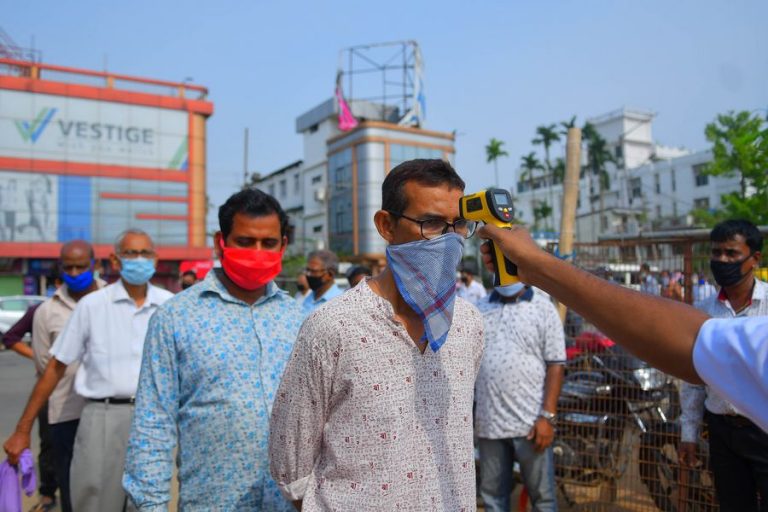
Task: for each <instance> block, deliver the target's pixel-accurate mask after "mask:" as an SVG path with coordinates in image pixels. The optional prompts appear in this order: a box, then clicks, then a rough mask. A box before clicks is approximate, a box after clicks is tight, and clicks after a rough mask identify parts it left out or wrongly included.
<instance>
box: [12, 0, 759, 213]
mask: <svg viewBox="0 0 768 512" xmlns="http://www.w3.org/2000/svg"><path fill="white" fill-rule="evenodd" d="M0 12H2V13H3V16H2V20H0V23H1V24H2V27H3V28H4V29H5V31H6V32H7V33H9V34H10V35H11V37H13V38H14V39H15V40H16V41H17V43H19V44H20V45H22V46H30V44H31V41H32V40H33V38H34V45H35V47H36V48H39V49H41V50H42V51H43V58H44V61H46V62H50V63H55V64H60V65H67V66H74V67H83V68H93V69H103V67H104V63H105V61H106V63H107V67H108V69H109V70H112V71H115V72H118V73H125V74H133V75H140V76H146V77H152V78H158V79H167V80H178V81H181V80H183V79H185V78H186V77H192V78H194V82H195V83H198V84H200V85H204V86H207V87H208V88H209V89H210V99H211V100H212V101H213V102H214V104H215V114H214V116H213V117H212V118H211V119H210V121H209V123H208V136H209V137H208V172H209V195H210V196H211V199H212V201H213V202H214V204H217V205H218V204H220V203H221V201H223V200H224V199H225V198H226V197H227V196H228V195H229V194H230V193H231V192H233V191H234V190H235V189H236V187H237V185H238V183H239V182H241V180H242V144H243V129H244V128H245V127H246V126H247V127H249V128H250V133H251V149H250V163H251V168H252V169H253V170H257V171H261V172H269V171H271V170H274V169H276V168H278V167H281V166H283V165H285V164H287V163H289V162H292V161H294V160H296V159H298V158H300V157H301V138H300V137H299V136H298V135H297V134H296V133H295V131H294V120H295V118H296V116H297V115H299V114H301V113H302V112H304V111H306V110H308V109H309V108H311V107H313V106H315V105H316V104H318V103H319V102H321V101H323V100H325V99H327V98H328V97H330V96H331V95H332V93H333V86H334V79H335V72H336V66H337V60H338V52H339V50H340V49H341V48H345V47H348V46H352V45H356V44H364V43H372V42H380V41H392V40H400V39H415V40H417V41H418V42H419V44H420V45H421V48H422V52H423V56H424V61H425V64H426V78H425V79H426V85H425V88H426V89H425V92H426V97H427V108H428V115H429V117H428V119H427V123H426V127H427V128H430V129H435V130H444V131H452V130H456V131H457V133H458V134H459V135H458V138H457V141H456V146H457V154H456V166H457V169H458V170H459V172H460V174H462V176H463V177H464V178H465V180H466V181H467V184H468V188H469V189H478V188H481V187H484V186H487V185H489V184H491V183H492V181H493V170H492V167H491V166H490V165H489V164H487V163H486V162H485V152H484V146H485V144H486V143H487V142H488V140H489V139H490V138H491V137H496V138H499V139H501V140H503V141H504V142H505V149H506V150H507V151H508V152H509V153H510V158H507V159H503V160H502V161H501V162H500V166H499V172H500V175H501V176H502V179H501V180H500V181H501V183H502V185H506V186H510V185H511V184H512V176H513V171H514V169H515V168H516V167H517V163H518V162H519V160H520V156H521V155H523V154H525V153H527V152H528V151H530V150H531V149H532V146H531V143H530V140H531V138H533V134H534V130H535V128H536V126H537V125H540V124H544V123H550V122H559V121H561V120H566V119H568V118H570V117H571V116H572V115H577V116H578V119H579V122H583V120H584V119H585V118H586V117H591V116H596V115H599V114H602V113H605V112H608V111H610V110H613V109H616V108H620V107H622V106H627V107H635V108H641V109H647V110H651V111H653V112H656V113H657V114H658V116H657V118H656V120H655V123H654V137H655V139H656V140H657V142H659V143H662V144H667V145H682V146H686V147H688V148H691V149H704V148H706V147H707V144H706V140H705V139H704V135H703V130H704V125H705V124H706V123H707V122H709V121H711V120H712V119H713V118H714V117H715V116H716V114H717V113H720V112H725V111H728V110H732V109H733V110H741V109H747V110H753V109H765V108H766V107H768V30H766V20H768V2H765V1H761V0H754V1H748V0H732V1H729V2H726V1H702V0H698V1H694V0H676V1H674V2H669V1H659V0H645V1H642V2H638V1H631V2H630V1H623V0H616V1H590V0H584V1H580V2H576V1H565V0H564V1H547V0H541V1H529V2H523V1H508V2H460V1H440V2H416V1H413V0H412V1H406V2H403V1H398V0H388V1H386V2H360V1H357V2H353V1H345V2H322V1H315V2H289V1H283V2H255V1H251V2H245V1H221V2H195V1H188V2H183V3H181V2H169V1H166V2H163V1H153V2H150V1H144V0H134V1H131V2H104V1H80V2H61V1H49V0H41V1H34V2H19V1H7V0H0Z"/></svg>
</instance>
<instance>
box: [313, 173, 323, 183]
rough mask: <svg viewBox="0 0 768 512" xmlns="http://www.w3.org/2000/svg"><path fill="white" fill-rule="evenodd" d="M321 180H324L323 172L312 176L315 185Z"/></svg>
mask: <svg viewBox="0 0 768 512" xmlns="http://www.w3.org/2000/svg"><path fill="white" fill-rule="evenodd" d="M321 181H323V175H322V174H318V175H317V176H312V184H313V185H314V184H316V183H320V182H321Z"/></svg>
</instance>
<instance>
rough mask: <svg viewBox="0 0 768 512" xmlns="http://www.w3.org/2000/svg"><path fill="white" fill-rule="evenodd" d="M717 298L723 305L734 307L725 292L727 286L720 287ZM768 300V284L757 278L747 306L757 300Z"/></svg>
mask: <svg viewBox="0 0 768 512" xmlns="http://www.w3.org/2000/svg"><path fill="white" fill-rule="evenodd" d="M717 300H718V301H720V302H722V303H723V306H725V307H727V308H729V309H733V306H731V302H730V301H729V300H728V295H726V294H725V288H720V291H719V292H718V294H717ZM765 300H768V284H767V283H764V282H762V281H760V280H759V279H757V278H755V285H754V286H753V287H752V296H751V297H750V298H749V302H748V303H747V305H746V307H745V308H744V309H746V308H748V307H750V306H752V304H754V303H755V302H761V301H765Z"/></svg>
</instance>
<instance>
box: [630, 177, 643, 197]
mask: <svg viewBox="0 0 768 512" xmlns="http://www.w3.org/2000/svg"><path fill="white" fill-rule="evenodd" d="M629 188H630V190H631V191H632V199H637V198H640V197H643V180H642V179H641V178H632V179H631V180H629Z"/></svg>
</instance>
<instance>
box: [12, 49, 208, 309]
mask: <svg viewBox="0 0 768 512" xmlns="http://www.w3.org/2000/svg"><path fill="white" fill-rule="evenodd" d="M147 91H152V92H147ZM206 95H207V90H206V89H205V88H202V87H198V86H192V85H188V84H179V83H173V82H164V81H159V80H152V79H144V78H136V77H131V76H125V75H118V74H114V73H106V72H104V73H102V72H94V71H89V70H81V69H73V68H65V67H61V66H53V65H48V64H41V63H35V62H25V61H15V60H10V59H0V210H1V213H2V215H1V216H0V294H3V295H4V294H13V293H40V292H41V291H42V289H44V288H45V285H46V276H48V275H50V274H51V273H52V272H54V271H55V270H56V269H55V264H56V260H57V259H58V256H59V250H60V248H61V244H62V243H63V242H66V241H68V240H72V239H75V238H82V239H85V240H88V241H90V242H91V243H93V244H94V247H95V250H96V257H97V259H105V258H106V257H107V256H108V255H109V254H110V253H111V252H113V243H114V241H115V238H116V236H117V235H118V234H119V233H120V232H121V231H123V230H125V229H127V228H139V229H142V230H144V231H146V232H147V233H149V234H150V235H151V236H152V238H153V239H154V241H155V244H156V246H157V247H156V248H157V253H158V256H159V258H160V264H159V268H158V280H159V281H160V282H161V284H163V283H162V281H164V280H166V281H168V283H171V282H173V281H175V279H176V275H177V272H178V266H179V263H180V262H181V261H182V260H203V259H210V257H211V250H210V248H209V247H208V244H207V241H206V234H205V214H206V211H205V210H206V186H205V172H206V167H205V165H206V162H205V158H206V153H205V143H206V120H207V118H208V117H209V116H210V115H211V114H212V113H213V104H212V103H210V102H209V101H207V100H206V99H205V98H206ZM103 270H104V271H105V272H106V273H109V272H110V269H109V268H108V267H106V268H104V269H103Z"/></svg>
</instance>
